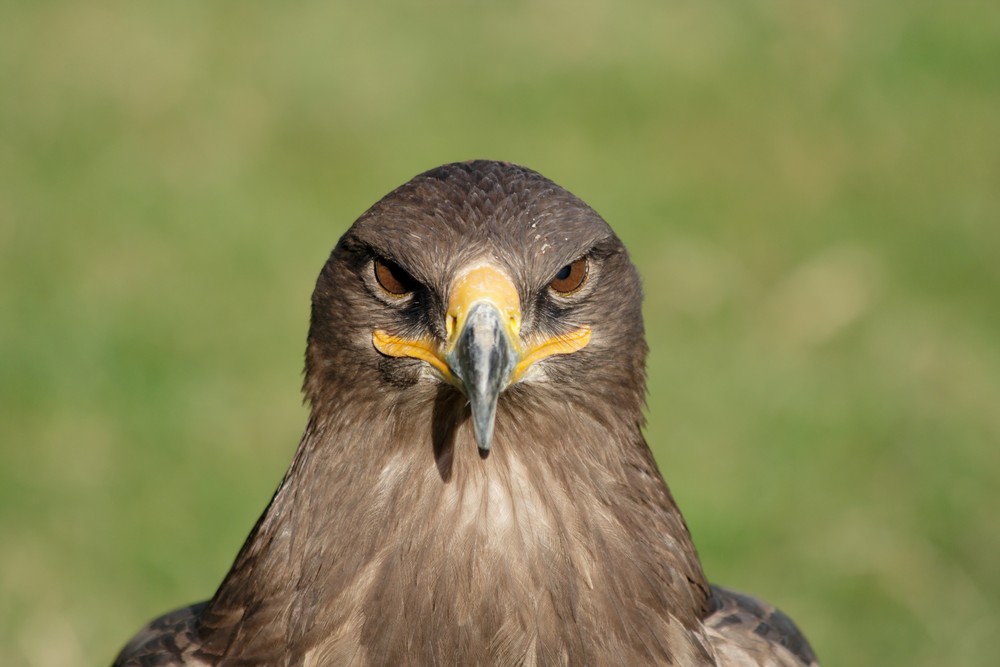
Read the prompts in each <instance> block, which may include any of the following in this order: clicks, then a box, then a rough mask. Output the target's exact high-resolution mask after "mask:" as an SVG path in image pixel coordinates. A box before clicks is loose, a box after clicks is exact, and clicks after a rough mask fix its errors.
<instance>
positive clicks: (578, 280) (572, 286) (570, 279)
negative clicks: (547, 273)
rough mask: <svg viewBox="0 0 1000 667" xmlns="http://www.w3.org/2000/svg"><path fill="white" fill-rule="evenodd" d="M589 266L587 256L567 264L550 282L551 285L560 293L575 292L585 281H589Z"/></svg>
mask: <svg viewBox="0 0 1000 667" xmlns="http://www.w3.org/2000/svg"><path fill="white" fill-rule="evenodd" d="M588 268H589V267H588V263H587V258H586V257H581V258H580V259H578V260H576V261H575V262H573V263H572V264H567V265H566V266H564V267H562V268H561V269H559V273H557V274H556V276H555V278H553V279H552V282H550V283H549V287H551V288H552V289H553V290H555V291H556V292H558V293H559V294H570V293H572V292H575V291H577V290H578V289H580V288H581V287H583V283H584V282H586V281H587V270H588Z"/></svg>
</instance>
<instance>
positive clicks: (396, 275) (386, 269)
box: [372, 258, 416, 296]
mask: <svg viewBox="0 0 1000 667" xmlns="http://www.w3.org/2000/svg"><path fill="white" fill-rule="evenodd" d="M372 265H373V266H374V271H375V280H376V281H377V282H378V284H379V286H381V287H382V289H384V290H385V291H386V292H388V293H389V294H391V295H393V296H404V295H406V294H409V293H410V292H412V291H413V288H414V286H415V282H416V281H414V280H413V278H412V277H411V276H410V274H409V273H407V272H406V271H404V270H403V269H402V268H401V267H400V266H399V265H398V264H396V263H394V262H390V261H389V260H387V259H381V258H375V261H374V262H372Z"/></svg>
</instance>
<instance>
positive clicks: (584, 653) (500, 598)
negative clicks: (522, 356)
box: [116, 162, 811, 665]
mask: <svg viewBox="0 0 1000 667" xmlns="http://www.w3.org/2000/svg"><path fill="white" fill-rule="evenodd" d="M585 253H590V255H591V257H592V260H591V269H590V270H591V274H590V275H589V276H588V279H587V283H586V285H585V286H584V287H583V288H582V289H581V291H580V295H581V296H580V298H578V299H576V300H575V301H573V302H572V304H570V305H567V304H566V303H562V302H560V303H554V302H549V301H546V298H545V296H544V289H545V286H546V285H547V284H548V282H549V281H550V280H551V279H552V276H553V275H555V273H556V272H557V271H558V270H559V268H560V267H562V266H564V265H566V264H567V263H569V262H572V261H574V260H576V259H577V258H579V257H580V256H582V255H584V254H585ZM373 256H379V257H382V258H386V259H388V260H391V261H392V262H395V263H397V264H398V265H399V266H400V267H403V268H404V269H405V271H406V272H407V273H408V274H409V276H412V277H413V279H414V280H416V281H418V282H419V284H421V285H425V286H427V289H426V291H424V292H419V293H416V294H415V295H414V297H413V299H412V300H411V302H408V305H407V306H406V308H387V307H386V306H385V304H384V303H381V302H380V301H379V300H378V299H375V298H372V292H371V290H370V289H369V288H368V283H366V280H369V278H366V277H365V276H366V274H365V268H366V267H370V266H371V264H370V262H371V259H372V257H373ZM481 256H489V257H491V258H492V259H493V261H498V262H500V263H501V264H502V265H503V266H504V267H505V268H506V269H507V270H508V271H509V272H510V275H511V276H512V278H513V279H514V282H515V284H516V285H517V286H518V288H519V291H520V293H521V294H520V296H521V304H522V309H523V330H532V331H539V332H545V333H548V334H553V333H559V332H560V331H565V330H569V329H570V328H572V327H573V326H577V325H580V324H588V325H589V326H591V327H593V331H594V333H593V337H592V339H591V342H590V344H589V345H588V346H587V347H585V348H584V349H582V350H580V351H578V352H576V353H574V354H572V355H563V356H559V357H552V358H550V359H548V360H546V361H545V362H544V367H543V368H542V369H541V371H540V372H539V373H538V374H536V376H534V377H532V378H526V379H525V381H523V382H520V383H518V384H516V385H514V386H512V387H510V388H509V389H508V390H507V391H506V392H505V393H503V394H502V395H501V396H500V399H499V403H498V408H497V418H496V430H495V434H494V441H493V442H494V444H493V448H492V450H491V452H490V453H489V455H488V456H484V455H483V454H482V453H481V452H480V451H479V450H478V449H477V447H476V443H475V441H474V437H473V432H472V428H471V423H470V421H469V411H468V407H467V403H466V400H465V398H464V397H463V396H462V394H461V393H459V392H458V391H457V390H455V389H454V388H452V387H451V386H449V385H445V384H442V383H441V382H438V381H436V380H434V379H433V378H432V377H430V376H429V375H428V374H427V372H426V371H425V367H424V364H423V362H420V361H416V360H412V359H397V358H386V357H383V356H381V355H380V354H379V353H378V352H377V351H376V350H374V349H373V348H372V343H371V332H372V331H373V330H375V329H379V328H386V327H389V328H395V329H396V330H399V329H400V328H402V327H410V328H411V329H413V330H414V331H413V332H414V333H417V332H419V331H423V332H429V333H430V334H431V335H436V336H439V337H443V331H442V326H443V325H442V322H443V310H442V309H443V307H444V306H443V304H444V303H446V302H447V293H446V292H447V285H449V284H450V279H451V277H452V276H453V275H454V273H455V272H456V271H457V270H458V269H460V268H461V267H462V266H464V265H465V264H467V263H468V262H469V261H471V260H473V259H475V258H477V257H481ZM574 298H575V297H574ZM640 305H641V292H640V289H639V282H638V277H637V275H636V272H635V269H634V267H633V266H632V264H631V263H630V262H629V260H628V256H627V254H626V252H625V250H624V248H623V247H622V245H621V243H620V241H618V239H617V237H615V236H614V234H613V232H612V231H611V230H610V228H609V227H608V226H607V225H606V224H605V223H604V221H603V220H601V219H600V217H599V216H598V215H597V214H596V213H594V212H593V211H592V210H591V209H590V208H589V207H587V206H586V205H585V204H584V203H583V202H581V201H580V200H579V199H577V198H575V197H573V195H571V194H569V193H568V192H566V191H565V190H563V189H561V188H559V187H558V186H556V185H554V184H553V183H551V182H550V181H548V180H546V179H544V178H543V177H541V176H540V175H538V174H536V173H535V172H532V171H529V170H526V169H523V168H521V167H516V166H514V165H508V164H503V163H494V162H473V163H463V164H455V165H446V166H444V167H441V168H438V169H436V170H433V171H431V172H428V173H426V174H423V175H421V176H418V177H416V178H415V179H413V180H412V181H410V182H409V183H407V184H405V185H404V186H402V187H400V188H398V189H397V190H395V191H394V192H392V193H390V194H389V195H387V196H386V197H385V198H384V199H383V200H381V201H380V202H379V203H377V204H376V205H375V206H373V207H372V208H371V209H370V210H369V211H368V212H366V213H365V214H364V215H363V216H362V217H361V218H360V219H359V220H358V222H356V223H355V225H354V226H353V227H352V228H351V229H350V230H349V231H348V232H347V233H346V234H345V235H344V237H343V238H342V239H341V241H340V243H338V245H337V247H336V248H335V249H334V252H333V254H332V255H331V257H330V260H329V261H328V262H327V264H326V266H325V267H324V269H323V271H322V273H321V275H320V278H319V280H318V282H317V286H316V290H315V292H314V295H313V311H312V324H311V327H310V333H309V343H308V348H307V353H306V379H305V392H306V395H307V397H308V399H309V401H310V403H311V405H312V412H311V416H310V419H309V423H308V425H307V427H306V431H305V434H304V435H303V438H302V441H301V443H300V445H299V448H298V450H297V451H296V454H295V456H294V459H293V461H292V464H291V466H290V468H289V470H288V472H287V474H286V476H285V478H284V480H283V481H282V483H281V485H280V486H279V488H278V490H277V492H276V493H275V495H274V498H273V499H272V501H271V504H270V505H269V507H268V508H267V510H266V511H265V512H264V514H263V516H262V517H261V519H260V520H259V521H258V523H257V525H256V526H255V528H254V529H253V531H252V532H251V534H250V536H249V537H248V539H247V541H246V543H245V544H244V546H243V549H242V550H241V551H240V553H239V555H238V556H237V558H236V561H235V562H234V564H233V566H232V569H231V570H230V572H229V574H228V575H227V576H226V578H225V580H224V581H223V582H222V585H221V586H220V587H219V589H218V591H217V592H216V594H215V596H214V597H213V598H212V599H211V600H210V601H209V602H208V603H207V604H206V605H204V606H203V607H198V606H196V607H192V608H190V609H189V610H187V611H185V612H183V613H182V616H181V617H174V616H168V617H165V619H167V620H165V621H158V622H155V623H157V624H154V625H152V626H150V627H149V628H148V629H147V630H144V632H143V633H140V635H139V636H137V638H136V639H134V640H133V641H132V642H131V643H130V644H129V645H128V646H127V647H126V648H125V650H124V651H123V653H122V654H121V656H119V659H118V662H117V663H116V664H119V665H141V664H198V663H196V662H192V661H195V660H200V661H203V662H204V663H206V664H219V665H223V664H224V665H258V664H259V665H264V664H267V665H385V664H393V665H396V664H399V665H405V664H412V665H436V664H448V665H453V664H469V665H476V664H478V665H558V664H564V665H587V664H590V665H614V664H620V665H637V664H675V665H716V664H718V665H728V664H755V663H746V662H732V661H731V660H730V658H729V657H728V656H730V654H731V653H732V654H733V655H738V656H740V658H739V659H740V660H743V659H744V657H745V656H754V655H758V654H759V655H760V656H761V660H762V663H761V664H765V663H764V662H763V660H764V659H765V658H767V659H770V658H769V657H768V656H770V655H771V653H768V651H771V652H773V651H779V652H780V651H784V652H785V653H787V654H788V655H791V656H793V657H794V658H795V659H796V660H798V659H799V658H801V660H799V662H794V661H793V662H787V661H786V662H780V661H778V662H773V663H766V664H781V665H785V664H809V660H810V659H811V653H810V652H809V651H808V645H807V644H805V641H804V639H801V636H799V638H798V639H797V640H794V641H798V642H799V643H798V644H796V645H795V646H793V647H791V648H788V645H789V644H788V642H792V643H794V641H793V640H792V639H789V638H788V637H786V635H787V633H785V634H782V632H784V630H781V631H777V632H771V633H768V632H764V633H761V632H757V633H756V634H754V633H753V631H752V630H751V631H750V635H751V639H752V641H744V639H745V638H746V632H745V631H743V630H744V629H745V628H746V627H749V624H750V621H749V620H747V619H750V618H757V616H754V612H753V611H748V605H744V606H743V607H740V610H741V611H738V612H731V611H729V610H730V607H733V605H735V604H737V603H736V602H734V600H735V598H733V597H731V596H729V594H728V593H726V592H720V591H716V592H715V593H714V595H713V593H711V592H710V589H709V585H708V583H707V581H706V579H705V576H704V574H703V572H702V569H701V564H700V562H699V560H698V556H697V553H696V552H695V549H694V546H693V544H692V542H691V539H690V535H689V533H688V529H687V526H686V525H685V523H684V519H683V517H682V516H681V514H680V511H679V510H678V509H677V506H676V505H675V503H674V500H673V498H672V497H671V495H670V492H669V490H668V488H667V486H666V484H665V483H664V481H663V478H662V477H661V476H660V474H659V472H658V470H657V467H656V464H655V462H654V460H653V458H652V455H651V453H650V450H649V448H648V447H647V446H646V443H645V442H644V440H643V437H642V434H641V428H642V425H643V417H642V407H643V400H644V393H645V379H644V367H645V355H646V345H645V342H644V339H643V331H642V317H641V310H640ZM407 309H408V310H407ZM721 609H724V610H726V612H725V613H726V618H729V617H733V618H738V619H739V622H738V623H737V622H736V621H725V620H722V621H719V620H718V619H719V618H720V617H719V614H720V613H723V612H720V610H721ZM768 613H770V612H768ZM734 614H735V616H734ZM706 617H708V618H709V624H708V625H707V626H706V624H705V622H704V619H705V618H706ZM178 618H180V620H179V621H178V620H177V619H178ZM775 618H776V617H775ZM759 622H764V621H763V620H760V621H759ZM755 627H756V626H755ZM782 627H784V626H782ZM792 627H793V628H794V626H792ZM737 630H740V632H737ZM796 632H797V631H796ZM171 633H173V634H171ZM170 636H176V637H179V638H183V641H184V642H186V644H185V647H184V648H183V649H181V650H180V651H173V652H171V651H170V650H167V648H165V647H168V645H169V644H170V641H169V637H170ZM733 637H736V639H733ZM783 641H785V642H786V643H785V644H784V645H782V642H783ZM730 644H733V645H735V646H738V647H739V650H735V649H734V650H733V651H731V650H730ZM776 644H777V645H779V646H778V648H777V649H774V648H773V646H774V645H776ZM796 646H797V647H803V646H804V647H805V650H804V651H802V650H797V649H796ZM761 647H763V648H761ZM779 649H780V650H779ZM734 651H735V652H734ZM740 651H742V653H741V652H740ZM781 655H782V656H784V654H781ZM807 658H808V659H807ZM185 661H188V662H185Z"/></svg>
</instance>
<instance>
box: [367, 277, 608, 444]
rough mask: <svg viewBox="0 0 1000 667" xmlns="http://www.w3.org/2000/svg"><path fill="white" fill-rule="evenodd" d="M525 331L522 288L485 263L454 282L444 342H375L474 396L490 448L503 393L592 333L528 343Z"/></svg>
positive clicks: (477, 430) (378, 334) (480, 432)
mask: <svg viewBox="0 0 1000 667" xmlns="http://www.w3.org/2000/svg"><path fill="white" fill-rule="evenodd" d="M520 330H521V307H520V299H519V297H518V294H517V288H516V287H514V284H513V282H512V281H511V279H510V278H509V277H508V276H507V275H506V274H505V273H504V272H502V271H500V270H499V269H497V268H495V267H493V266H490V265H488V264H484V265H479V266H475V267H472V268H470V269H468V270H466V271H464V272H463V273H461V274H460V275H459V276H458V277H457V278H456V279H455V281H454V283H453V284H452V288H451V296H450V299H449V301H448V313H447V318H446V320H445V332H446V335H447V340H446V341H444V344H443V345H442V344H441V343H440V341H438V340H435V339H432V338H430V337H425V338H418V339H408V338H402V337H400V336H394V335H392V334H390V333H388V332H386V331H381V330H378V331H375V332H373V334H372V342H373V344H374V345H375V348H376V349H377V350H378V351H379V352H381V353H382V354H386V355H389V356H393V357H412V358H415V359H421V360H423V361H426V362H427V363H428V364H430V365H431V366H432V367H433V368H434V369H435V370H436V371H437V372H438V374H439V375H440V376H441V377H442V378H443V379H444V380H445V381H446V382H449V383H451V384H453V385H455V386H457V387H458V388H459V389H461V390H462V392H463V393H464V394H465V396H466V398H468V399H469V407H470V410H471V413H472V429H473V433H474V435H475V438H476V444H477V445H478V446H479V449H480V450H481V451H483V452H488V451H489V449H490V446H491V445H492V442H493V425H494V422H495V421H496V412H497V400H498V399H499V397H500V394H501V393H503V391H504V390H505V389H506V388H507V387H509V386H510V385H512V384H514V383H516V382H518V381H519V380H520V379H521V378H522V377H523V376H524V374H525V373H526V372H527V370H528V369H529V368H530V367H531V366H533V365H534V364H535V363H537V362H539V361H541V360H542V359H545V358H546V357H549V356H552V355H555V354H570V353H572V352H576V351H577V350H580V349H582V348H583V347H585V346H586V345H587V343H589V342H590V335H591V330H590V328H589V327H580V328H579V329H576V330H574V331H571V332H569V333H567V334H561V335H557V336H552V337H542V338H536V339H534V340H531V341H529V342H524V341H522V340H521V335H520Z"/></svg>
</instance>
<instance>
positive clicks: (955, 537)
mask: <svg viewBox="0 0 1000 667" xmlns="http://www.w3.org/2000/svg"><path fill="white" fill-rule="evenodd" d="M338 4H348V3H320V2H297V3H276V2H259V3H246V2H216V3H204V2H194V1H191V0H180V1H175V2H169V3H166V2H149V1H138V2H136V1H133V2H124V1H123V0H118V1H110V2H102V3H70V2H56V1H45V0H39V1H38V2H33V3H11V2H9V1H2V2H0V536H2V537H0V664H4V665H27V666H33V665H40V666H46V667H49V666H52V667H56V666H63V665H65V666H70V665H87V664H92V665H100V664H106V663H108V662H110V660H111V659H112V657H113V655H114V653H115V652H116V651H117V650H118V648H119V647H120V645H121V644H122V643H123V642H124V641H125V639H126V638H127V637H129V636H130V634H131V633H132V632H133V631H135V630H136V629H137V627H138V626H139V625H141V624H142V623H143V622H145V620H147V619H148V618H149V617H151V616H153V615H155V614H157V613H159V612H162V611H165V610H166V609H168V608H171V607H175V606H178V605H181V604H183V603H187V602H190V601H194V600H199V599H203V598H205V597H207V596H208V595H210V594H211V593H212V591H213V590H214V587H215V586H216V585H217V583H218V582H219V580H220V578H221V577H222V575H223V574H224V572H225V571H226V569H227V567H228V566H229V564H230V562H231V559H232V558H233V556H234V555H235V553H236V551H237V549H238V547H239V545H240V544H241V542H242V540H243V538H244V537H245V535H246V533H247V532H248V530H249V529H250V527H251V526H252V524H253V521H254V520H255V519H256V517H257V515H258V514H259V512H260V511H261V509H262V508H263V507H264V505H265V504H266V502H267V500H268V498H269V497H270V494H271V492H272V491H273V489H274V487H275V485H276V484H277V482H278V480H279V479H280V476H281V474H282V473H283V471H284V469H285V466H286V465H287V463H288V461H289V459H290V456H291V453H292V451H293V449H294V446H295V444H296V442H297V438H298V436H299V434H300V431H301V428H302V426H303V424H304V419H305V416H306V414H305V410H304V408H303V407H302V405H301V403H300V398H299V385H300V381H301V377H300V368H301V364H302V352H303V349H304V340H305V334H306V327H307V317H308V298H309V294H310V291H311V289H312V285H313V281H314V280H315V276H316V275H317V273H318V271H319V269H320V267H321V266H322V264H323V262H324V260H325V258H326V256H327V254H328V252H329V250H330V249H331V248H332V246H333V244H334V243H335V241H336V239H337V238H338V237H339V235H340V234H341V233H342V231H343V230H344V229H345V228H346V227H347V225H348V224H349V223H350V222H351V221H353V220H354V218H355V217H357V215H358V214H359V213H361V212H362V211H363V210H364V209H365V208H366V207H367V206H368V205H369V204H371V203H372V202H374V201H375V200H376V199H377V198H378V197H380V196H381V195H382V194H384V193H385V192H387V191H388V190H390V189H391V188H393V187H395V186H396V185H398V184H400V183H402V182H403V181H405V180H407V179H408V178H409V177H411V176H412V175H414V174H416V173H418V172H420V171H423V170H425V169H427V168H430V167H432V166H435V165H437V164H439V163H443V162H447V161H452V160H458V159H467V158H472V157H493V158H500V159H507V160H512V161H516V162H520V163H523V164H525V165H528V166H530V167H532V168H535V169H537V170H539V171H541V172H542V173H544V174H546V175H547V176H549V177H550V178H553V179H554V180H556V181H557V182H559V183H561V184H562V185H564V186H565V187H567V188H568V189H570V190H571V191H573V192H575V193H576V194H578V195H580V196H581V197H583V198H584V199H585V200H587V201H588V202H589V203H591V204H592V205H593V206H594V207H595V208H596V209H597V210H598V211H600V212H601V213H602V214H603V215H604V217H605V218H606V219H607V220H608V221H609V222H611V224H612V225H613V226H614V227H615V228H616V229H617V230H618V232H619V233H620V235H621V236H622V237H623V238H624V240H625V242H626V243H627V245H628V246H629V247H630V248H631V250H632V253H633V257H634V259H635V261H636V263H637V264H638V265H639V267H640V270H641V272H642V273H643V275H644V279H645V286H646V292H647V298H646V318H647V329H648V336H649V338H650V342H651V346H652V350H653V351H652V355H651V358H650V367H649V370H650V401H649V428H648V437H649V440H650V442H651V443H652V445H653V447H654V449H655V451H656V455H657V458H658V460H659V462H660V464H661V467H662V469H663V471H664V473H665V475H666V477H667V479H668V480H669V482H670V484H671V486H672V488H673V490H674V492H675V495H676V496H677V498H678V501H679V502H680V504H681V507H682V509H683V510H684V511H685V514H686V516H687V518H688V521H689V524H690V525H691V528H692V531H693V533H694V537H695V540H696V542H697V544H698V545H699V548H700V551H701V555H702V558H703V560H704V562H705V566H706V569H707V571H708V573H709V575H710V576H711V577H712V578H713V579H714V580H716V581H719V582H724V583H726V584H728V585H731V586H735V587H738V588H740V589H743V590H746V591H750V592H754V593H757V594H761V595H763V596H764V597H766V598H768V599H769V600H771V601H773V602H775V603H777V604H779V605H781V606H782V607H783V608H785V610H786V611H788V612H789V613H790V614H791V615H792V616H793V617H795V618H796V620H797V621H799V623H800V624H801V625H802V627H803V628H805V630H806V631H807V633H808V635H809V637H810V638H811V640H812V642H813V644H814V647H815V648H816V650H817V652H818V653H819V655H820V656H821V658H822V659H823V660H824V662H825V663H826V664H827V665H883V664H900V665H911V666H921V665H927V666H930V665H935V666H936V665H943V664H949V665H975V664H980V665H986V664H993V660H991V657H995V651H994V647H995V638H996V636H997V634H998V633H1000V568H998V567H997V554H998V553H1000V522H998V520H997V517H996V512H997V509H998V507H1000V447H998V440H1000V296H998V295H1000V256H998V255H1000V74H998V71H1000V70H998V66H1000V5H988V4H987V3H979V2H976V3H974V2H969V1H968V0H956V1H955V2H951V3H927V2H911V3H898V4H897V5H895V6H893V5H890V3H869V2H862V1H861V0H844V1H843V2H838V3H822V2H815V1H808V2H803V1H802V0H759V1H757V2H752V3H747V2H737V1H735V0H731V1H724V2H719V3H700V2H691V1H681V2H671V3H664V2H656V1H653V0H642V1H635V2H630V3H610V2H607V3H597V2H580V1H579V0H578V1H576V2H568V1H556V0H539V1H536V2H507V3H473V2H467V1H466V2H460V1H458V0H452V1H443V0H441V1H434V0H427V1H424V2H415V3H397V4H395V5H392V6H390V5H388V4H384V3H378V2H375V3H367V4H364V5H362V4H361V3H355V4H356V6H348V7H337V6H336V5H338Z"/></svg>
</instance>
